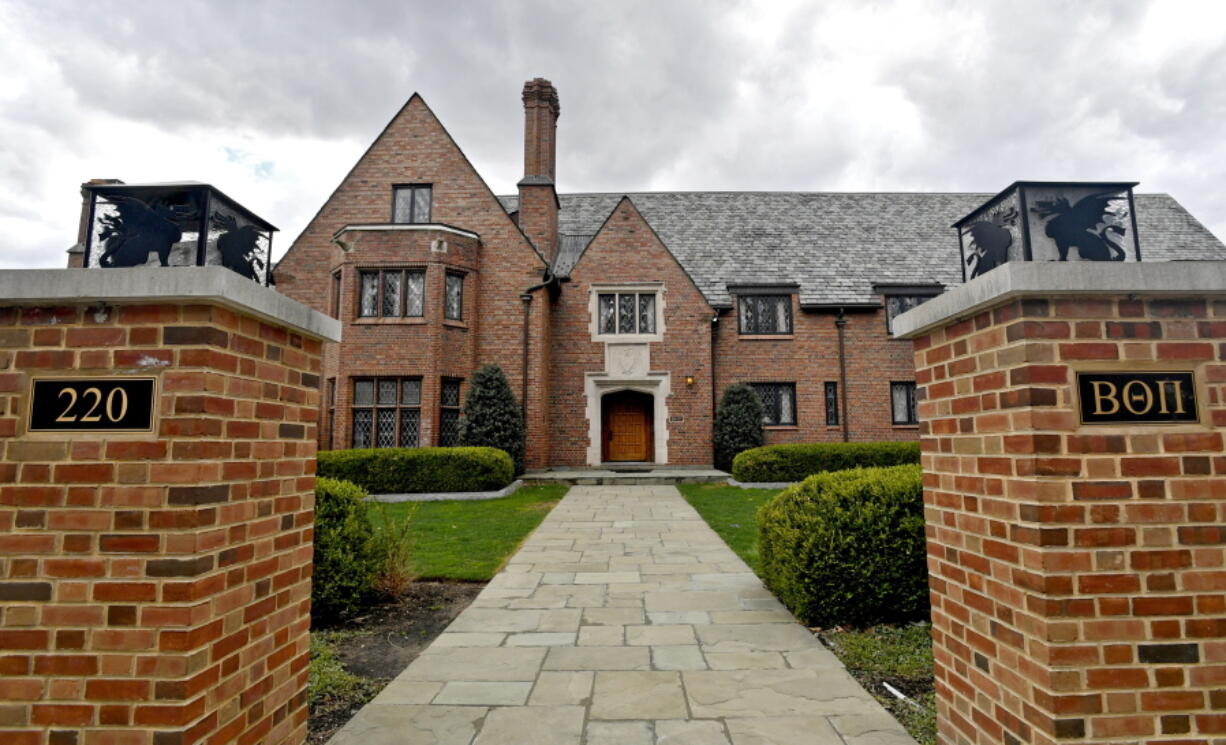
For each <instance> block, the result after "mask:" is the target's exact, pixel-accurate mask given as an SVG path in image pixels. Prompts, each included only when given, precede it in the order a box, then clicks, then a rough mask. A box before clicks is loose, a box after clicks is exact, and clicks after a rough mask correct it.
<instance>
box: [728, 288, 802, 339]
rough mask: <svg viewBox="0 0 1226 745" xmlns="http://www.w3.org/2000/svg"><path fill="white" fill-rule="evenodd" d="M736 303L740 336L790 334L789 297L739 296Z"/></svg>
mask: <svg viewBox="0 0 1226 745" xmlns="http://www.w3.org/2000/svg"><path fill="white" fill-rule="evenodd" d="M737 302H738V305H739V313H738V320H739V323H740V329H741V333H742V334H790V333H792V296H791V295H741V296H740V297H739V298H737Z"/></svg>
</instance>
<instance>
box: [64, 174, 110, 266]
mask: <svg viewBox="0 0 1226 745" xmlns="http://www.w3.org/2000/svg"><path fill="white" fill-rule="evenodd" d="M122 183H123V182H122V181H120V180H119V179H117V178H91V179H90V180H89V181H86V182H85V183H83V184H81V219H80V221H79V222H78V223H77V242H76V243H74V244H73V245H72V246H71V247H70V248H69V249H68V268H69V269H80V268H81V267H83V266H85V238H86V236H88V235H89V230H90V224H89V202H90V193H89V192H88V191H86V190H85V187H87V186H98V185H100V184H122Z"/></svg>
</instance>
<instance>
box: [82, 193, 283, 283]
mask: <svg viewBox="0 0 1226 745" xmlns="http://www.w3.org/2000/svg"><path fill="white" fill-rule="evenodd" d="M84 188H85V190H86V191H87V192H89V194H90V198H89V215H88V220H89V222H88V226H87V230H86V233H85V257H84V266H85V267H87V268H111V267H133V266H147V265H154V266H157V265H160V266H224V267H226V268H227V269H230V270H231V271H234V272H236V273H238V274H240V275H242V276H244V277H247V278H248V279H251V280H253V281H255V282H258V283H259V284H262V285H268V284H270V282H271V279H272V265H271V264H272V234H273V233H275V232H276V231H277V228H276V227H274V226H273V225H272V224H271V223H269V222H268V221H266V220H264V219H263V218H261V217H260V216H259V215H256V214H255V213H254V212H252V211H251V210H249V209H247V208H246V207H244V206H242V205H241V204H239V203H238V202H236V201H235V200H233V199H231V198H230V197H229V196H227V195H226V194H224V193H223V192H222V191H221V190H219V189H217V188H215V187H213V186H211V185H209V184H204V183H199V182H181V183H165V184H95V185H87V186H85V187H84Z"/></svg>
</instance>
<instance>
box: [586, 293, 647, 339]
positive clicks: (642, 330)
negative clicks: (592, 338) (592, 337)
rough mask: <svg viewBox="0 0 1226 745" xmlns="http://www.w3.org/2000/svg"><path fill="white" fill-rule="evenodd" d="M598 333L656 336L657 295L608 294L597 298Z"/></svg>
mask: <svg viewBox="0 0 1226 745" xmlns="http://www.w3.org/2000/svg"><path fill="white" fill-rule="evenodd" d="M596 312H597V331H598V333H601V334H654V333H656V328H657V325H658V324H657V319H656V293H654V292H607V293H600V294H598V295H597V296H596Z"/></svg>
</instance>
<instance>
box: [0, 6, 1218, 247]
mask: <svg viewBox="0 0 1226 745" xmlns="http://www.w3.org/2000/svg"><path fill="white" fill-rule="evenodd" d="M1224 29H1226V2H1221V1H1220V0H1209V1H1208V2H1180V1H1178V0H1165V1H1163V2H1141V1H1140V0H1137V1H1125V0H1121V1H1119V2H1088V1H1084V0H1078V1H1077V2H1054V1H1044V0H1025V1H1024V2H1019V1H1018V0H1007V1H1005V2H981V1H979V0H976V1H975V2H875V3H868V2H782V1H781V0H765V1H763V2H721V1H719V0H698V1H695V2H688V1H685V2H683V1H680V0H645V1H642V2H640V1H637V0H616V1H615V2H601V1H593V0H584V1H583V2H578V1H575V2H563V1H561V0H559V1H557V2H446V0H444V1H442V2H440V1H438V0H434V1H432V2H407V1H406V0H383V1H380V2H368V1H366V0H346V1H345V2H311V1H310V0H292V1H290V2H220V1H217V2H189V1H187V0H175V2H161V1H158V2H142V1H140V0H123V1H122V2H108V3H101V2H54V1H52V0H33V1H31V2H20V1H18V0H0V70H3V73H2V74H0V266H2V267H54V266H63V264H64V258H65V257H64V250H65V249H66V248H67V247H68V246H69V245H71V244H72V243H73V242H74V241H75V240H76V221H77V217H78V209H79V203H80V197H79V192H78V186H79V184H80V183H81V182H82V181H85V180H87V179H89V178H119V179H123V180H124V181H127V182H129V183H135V182H144V181H171V180H183V179H195V180H198V181H207V182H210V183H212V184H214V185H216V186H218V187H219V188H221V189H222V190H224V191H226V192H227V193H228V194H230V195H231V196H233V197H235V198H236V199H238V200H239V201H240V202H242V203H243V204H244V205H246V206H247V207H249V208H250V209H252V210H253V211H255V212H256V213H257V214H260V215H262V216H263V217H265V218H266V219H268V220H269V221H271V222H272V223H274V224H275V225H277V226H278V227H279V228H280V229H281V232H280V233H279V234H278V235H277V237H276V239H275V241H274V252H275V253H276V254H278V255H279V254H280V253H282V252H284V250H285V249H286V248H288V247H289V245H290V243H292V242H293V240H294V238H295V237H297V235H298V233H299V232H300V231H301V230H302V229H303V227H305V225H306V222H307V220H309V219H310V217H311V216H312V215H313V214H314V213H315V211H316V210H317V209H318V208H319V206H320V204H322V202H323V201H324V200H325V199H326V198H327V197H328V195H329V194H330V193H331V191H332V190H333V189H334V188H335V187H336V185H337V183H338V182H339V181H340V179H341V178H342V177H343V176H344V174H345V172H346V171H347V170H348V169H349V167H350V166H352V164H353V162H354V161H355V160H356V159H357V158H358V156H359V155H361V153H362V151H363V150H364V149H365V148H366V147H367V145H369V144H370V142H371V140H373V139H374V137H375V136H376V135H377V134H378V133H379V131H380V130H381V129H382V128H383V126H384V125H385V124H386V123H387V121H388V119H389V118H390V117H391V116H392V115H393V114H394V113H395V112H396V111H397V109H398V108H399V107H400V106H401V105H402V104H403V103H404V101H405V100H406V99H407V98H408V97H409V96H410V95H411V94H412V93H413V92H414V91H417V92H420V93H421V94H422V95H423V96H424V97H425V99H426V101H427V103H429V104H430V106H431V107H432V108H433V109H434V111H435V113H436V114H438V116H439V117H440V118H441V119H442V121H443V124H444V125H446V126H447V127H448V129H449V130H450V131H451V134H452V136H453V137H455V139H456V141H457V142H459V144H460V146H461V147H462V148H463V149H464V150H465V152H466V153H467V155H468V157H469V158H470V159H471V160H472V161H473V163H474V165H475V166H476V167H477V170H478V171H480V172H481V174H482V175H483V176H484V177H485V178H486V180H487V181H488V182H489V184H490V186H491V187H492V188H493V189H494V190H495V192H497V193H500V194H502V193H514V190H515V182H516V181H517V180H518V179H519V177H520V176H521V175H522V168H523V164H522V158H523V150H522V129H523V115H522V109H521V103H520V98H519V94H520V90H521V88H522V85H523V82H524V81H525V80H527V79H529V78H532V77H536V76H541V77H546V78H549V79H551V80H552V81H553V82H554V84H555V85H556V86H557V88H558V91H559V95H560V98H561V105H562V116H561V119H560V121H559V133H558V186H559V190H560V191H562V192H577V191H619V192H620V191H641V190H668V189H687V190H701V189H717V190H814V191H986V192H995V191H998V190H1000V189H1001V188H1003V187H1004V186H1006V185H1007V184H1009V183H1010V182H1012V181H1014V180H1017V179H1070V180H1108V179H1111V180H1116V179H1118V180H1135V181H1140V182H1141V186H1140V188H1139V190H1140V191H1146V192H1156V191H1161V192H1167V193H1170V194H1172V195H1173V196H1174V197H1175V198H1176V199H1178V200H1179V201H1180V202H1182V203H1183V204H1184V205H1185V206H1186V207H1187V208H1188V209H1189V210H1190V211H1191V212H1192V214H1194V215H1195V216H1196V217H1198V218H1199V219H1200V220H1201V221H1202V222H1204V223H1205V224H1206V225H1207V226H1208V227H1209V228H1210V229H1211V230H1213V232H1214V233H1215V234H1216V235H1217V236H1218V237H1219V238H1226V136H1224V135H1226V124H1224V123H1226V31H1224ZM950 240H951V241H952V240H954V234H953V231H950Z"/></svg>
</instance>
